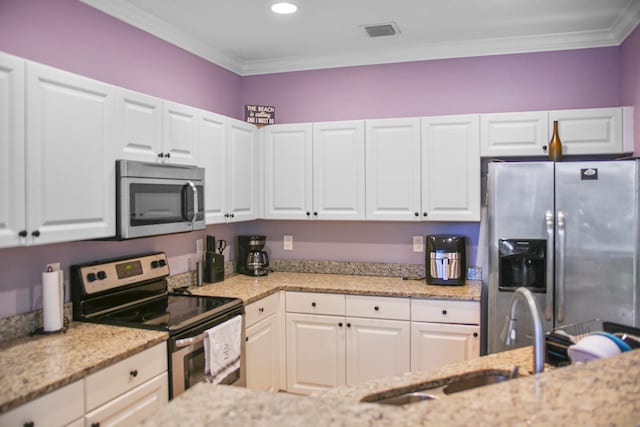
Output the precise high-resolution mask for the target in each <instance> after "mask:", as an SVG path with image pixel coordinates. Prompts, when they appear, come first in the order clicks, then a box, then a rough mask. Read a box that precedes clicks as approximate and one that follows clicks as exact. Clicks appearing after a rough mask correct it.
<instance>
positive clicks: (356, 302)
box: [347, 295, 411, 320]
mask: <svg viewBox="0 0 640 427" xmlns="http://www.w3.org/2000/svg"><path fill="white" fill-rule="evenodd" d="M410 314H411V304H410V301H409V298H393V297H371V296H364V295H347V316H354V317H368V318H372V319H397V320H409V319H410Z"/></svg>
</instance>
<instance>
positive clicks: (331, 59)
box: [80, 0, 640, 76]
mask: <svg viewBox="0 0 640 427" xmlns="http://www.w3.org/2000/svg"><path fill="white" fill-rule="evenodd" d="M80 1H81V2H83V3H85V4H87V5H89V6H92V7H94V8H96V9H98V10H101V11H102V12H104V13H107V14H109V15H111V16H113V17H115V18H117V19H119V20H121V21H124V22H126V23H128V24H130V25H132V26H134V27H136V28H139V29H141V30H143V31H146V32H148V33H151V34H153V35H155V36H157V37H159V38H161V39H162V40H165V41H167V42H169V43H171V44H173V45H176V46H178V47H180V48H182V49H185V50H187V51H189V52H191V53H193V54H195V55H198V56H200V57H202V58H204V59H206V60H208V61H210V62H212V63H214V64H216V65H218V66H220V67H222V68H225V69H227V70H229V71H232V72H234V73H236V74H238V75H240V76H253V75H260V74H272V73H283V72H291V71H308V70H317V69H326V68H341V67H352V66H362V65H372V64H390V63H397V62H413V61H424V60H434V59H447V58H465V57H473V56H489V55H506V54H516V53H533V52H548V51H559V50H571V49H586V48H594V47H607V46H617V45H620V44H621V43H622V42H623V41H624V40H625V39H626V38H627V37H628V36H629V34H630V33H631V32H632V31H633V30H634V29H635V28H636V27H637V26H638V23H639V22H640V1H635V0H631V1H630V2H629V5H628V7H627V9H625V10H624V11H623V12H621V13H620V16H619V17H618V19H617V20H616V22H615V23H614V24H613V25H612V26H611V28H609V29H606V30H599V31H584V32H570V33H556V34H547V35H543V36H526V37H508V38H492V39H474V40H464V41H458V42H446V43H427V44H421V45H416V46H410V47H400V48H396V47H393V48H388V49H384V50H373V49H372V50H367V51H363V50H358V51H357V52H348V53H342V54H336V55H304V56H293V57H285V58H278V59H274V60H259V61H242V60H241V59H238V58H233V57H231V56H229V55H227V54H225V53H223V52H222V51H220V50H219V49H216V48H215V47H213V46H211V45H209V44H207V43H204V42H202V41H201V40H199V39H197V38H195V37H193V36H191V35H189V34H188V33H186V32H184V31H182V30H180V29H179V28H177V27H175V26H173V25H170V24H168V23H167V22H165V21H163V20H161V19H159V18H157V17H155V16H153V15H151V14H149V13H146V12H144V11H142V10H140V9H139V8H137V7H135V6H133V5H131V4H130V3H127V2H124V1H120V2H115V1H112V0H111V1H110V0H80Z"/></svg>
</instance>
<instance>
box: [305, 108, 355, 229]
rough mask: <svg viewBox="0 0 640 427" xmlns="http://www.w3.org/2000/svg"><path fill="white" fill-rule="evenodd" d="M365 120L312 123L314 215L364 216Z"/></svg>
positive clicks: (335, 217)
mask: <svg viewBox="0 0 640 427" xmlns="http://www.w3.org/2000/svg"><path fill="white" fill-rule="evenodd" d="M364 147H365V142H364V121H362V120H357V121H348V122H325V123H314V124H313V216H314V218H318V219H329V220H361V219H364V218H365V173H364V161H365V154H364V152H365V151H364V150H365V148H364Z"/></svg>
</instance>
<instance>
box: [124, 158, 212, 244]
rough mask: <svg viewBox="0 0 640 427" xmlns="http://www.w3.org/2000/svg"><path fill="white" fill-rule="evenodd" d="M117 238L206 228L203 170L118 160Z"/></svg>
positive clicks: (191, 167) (193, 167)
mask: <svg viewBox="0 0 640 427" xmlns="http://www.w3.org/2000/svg"><path fill="white" fill-rule="evenodd" d="M116 208H117V212H116V238H117V239H118V240H125V239H133V238H136V237H146V236H155V235H158V234H169V233H183V232H186V231H193V230H204V229H205V227H206V226H205V222H204V169H203V168H199V167H196V166H186V165H173V164H172V165H169V164H157V163H146V162H138V161H132V160H116Z"/></svg>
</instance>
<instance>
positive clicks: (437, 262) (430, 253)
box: [425, 236, 467, 285]
mask: <svg viewBox="0 0 640 427" xmlns="http://www.w3.org/2000/svg"><path fill="white" fill-rule="evenodd" d="M425 264H426V265H425V273H426V276H427V283H428V284H430V285H464V284H465V272H466V270H467V259H466V239H465V238H464V237H462V236H427V253H426V259H425Z"/></svg>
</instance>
